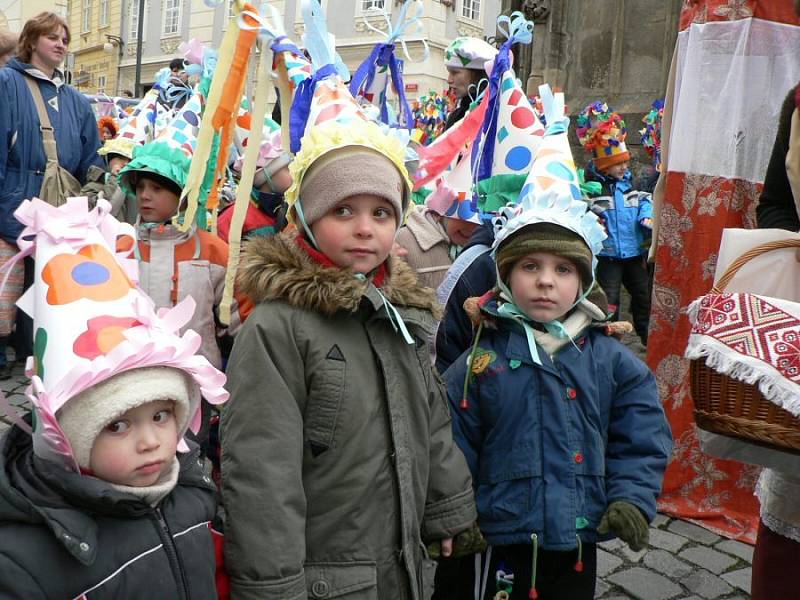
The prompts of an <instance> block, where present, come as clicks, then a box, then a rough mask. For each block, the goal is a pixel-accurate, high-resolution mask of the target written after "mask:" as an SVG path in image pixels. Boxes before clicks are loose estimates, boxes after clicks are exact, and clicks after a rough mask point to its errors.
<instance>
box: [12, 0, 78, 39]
mask: <svg viewBox="0 0 800 600" xmlns="http://www.w3.org/2000/svg"><path fill="white" fill-rule="evenodd" d="M44 11H53V12H54V13H57V14H59V15H61V16H62V17H66V16H67V11H68V0H0V29H10V30H11V31H15V32H17V33H19V32H20V31H22V26H23V25H25V21H27V20H28V19H30V18H31V17H33V16H35V15H38V14H39V13H40V12H44Z"/></svg>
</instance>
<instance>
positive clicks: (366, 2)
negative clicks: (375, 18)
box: [361, 0, 386, 12]
mask: <svg viewBox="0 0 800 600" xmlns="http://www.w3.org/2000/svg"><path fill="white" fill-rule="evenodd" d="M385 4H386V0H361V10H362V11H363V12H366V11H368V10H370V9H373V8H377V9H378V10H382V9H383V7H384V6H385Z"/></svg>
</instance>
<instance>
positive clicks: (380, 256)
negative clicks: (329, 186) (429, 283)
mask: <svg viewBox="0 0 800 600" xmlns="http://www.w3.org/2000/svg"><path fill="white" fill-rule="evenodd" d="M396 230H397V216H396V215H395V211H394V207H393V206H392V204H391V202H389V201H388V200H386V199H384V198H381V197H379V196H375V195H374V194H358V195H356V196H350V197H349V198H345V199H344V200H342V201H341V202H339V204H337V205H336V206H334V207H333V208H332V209H331V210H330V211H328V212H327V213H326V214H325V216H323V217H321V218H320V219H318V220H317V221H315V222H314V223H313V224H312V225H311V233H313V234H314V238H315V239H316V240H317V245H318V246H319V249H320V251H321V252H323V253H324V254H326V255H327V256H328V258H330V259H331V260H332V261H333V262H334V263H335V264H336V265H338V266H340V267H352V268H353V270H354V271H355V272H356V273H370V272H371V271H373V270H374V269H375V268H376V267H378V265H380V264H381V263H383V261H385V260H386V258H387V257H388V256H389V251H390V250H391V249H392V244H393V243H394V236H395V233H396Z"/></svg>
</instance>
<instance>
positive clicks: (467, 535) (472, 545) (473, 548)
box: [453, 523, 486, 556]
mask: <svg viewBox="0 0 800 600" xmlns="http://www.w3.org/2000/svg"><path fill="white" fill-rule="evenodd" d="M484 550H486V540H485V539H484V537H483V534H482V533H481V530H480V529H479V528H478V524H477V523H473V524H472V527H470V528H469V529H467V530H466V531H462V532H461V533H459V534H458V535H457V536H456V539H455V540H453V556H471V555H473V554H476V553H477V552H483V551H484Z"/></svg>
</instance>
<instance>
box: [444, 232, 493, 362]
mask: <svg viewBox="0 0 800 600" xmlns="http://www.w3.org/2000/svg"><path fill="white" fill-rule="evenodd" d="M493 242H494V229H493V228H492V225H481V226H480V227H478V228H477V229H476V230H475V232H474V233H473V234H472V236H471V237H470V238H469V241H468V242H467V243H466V245H465V246H464V248H463V250H462V252H464V251H466V250H467V249H469V248H471V247H472V246H476V245H478V244H480V245H484V246H487V251H486V253H485V254H483V255H482V256H480V257H478V258H477V259H476V260H475V262H473V263H472V264H471V265H470V266H469V268H468V269H467V270H466V271H464V274H463V275H462V276H461V278H460V279H459V280H458V283H457V284H456V286H455V287H454V288H453V292H452V293H451V294H450V298H449V300H448V301H447V305H446V306H445V307H444V316H443V317H442V321H441V323H440V324H439V329H438V330H437V331H436V370H437V371H439V373H444V372H445V371H446V370H447V368H448V367H449V366H450V365H451V364H452V362H453V361H454V360H455V359H456V358H458V356H459V355H460V354H461V353H462V352H464V350H466V349H467V348H469V345H470V342H472V323H471V322H470V320H469V317H468V316H467V313H465V312H464V302H465V301H466V300H467V299H469V298H473V297H475V296H483V295H484V294H485V293H486V292H488V291H489V290H491V289H492V288H493V287H494V285H495V283H497V272H496V271H495V266H494V259H493V258H492V256H491V254H490V253H489V250H488V248H491V246H492V243H493Z"/></svg>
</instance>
